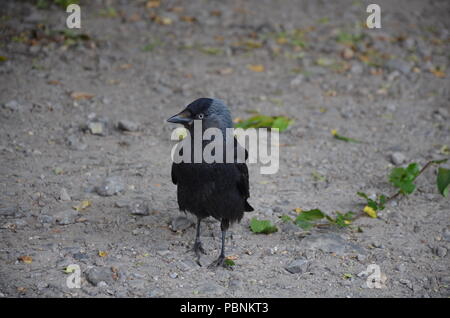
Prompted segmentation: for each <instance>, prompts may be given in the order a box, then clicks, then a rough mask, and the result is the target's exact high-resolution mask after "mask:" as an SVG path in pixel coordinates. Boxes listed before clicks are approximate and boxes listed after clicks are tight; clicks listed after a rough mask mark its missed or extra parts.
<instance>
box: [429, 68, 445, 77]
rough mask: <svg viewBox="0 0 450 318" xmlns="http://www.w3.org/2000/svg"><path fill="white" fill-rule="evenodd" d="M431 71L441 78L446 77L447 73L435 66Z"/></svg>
mask: <svg viewBox="0 0 450 318" xmlns="http://www.w3.org/2000/svg"><path fill="white" fill-rule="evenodd" d="M430 72H431V73H433V75H434V76H436V77H439V78H444V77H445V73H444V72H443V71H442V70H439V69H436V68H433V69H431V70H430Z"/></svg>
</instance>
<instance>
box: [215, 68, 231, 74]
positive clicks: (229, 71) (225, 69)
mask: <svg viewBox="0 0 450 318" xmlns="http://www.w3.org/2000/svg"><path fill="white" fill-rule="evenodd" d="M217 73H219V74H220V75H228V74H231V73H233V69H232V68H231V67H224V68H221V69H220V70H218V71H217Z"/></svg>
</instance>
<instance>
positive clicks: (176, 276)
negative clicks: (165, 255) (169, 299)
mask: <svg viewBox="0 0 450 318" xmlns="http://www.w3.org/2000/svg"><path fill="white" fill-rule="evenodd" d="M169 277H170V278H173V279H175V278H178V273H170V274H169Z"/></svg>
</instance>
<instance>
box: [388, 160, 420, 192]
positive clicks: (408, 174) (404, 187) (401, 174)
mask: <svg viewBox="0 0 450 318" xmlns="http://www.w3.org/2000/svg"><path fill="white" fill-rule="evenodd" d="M419 172H420V166H419V165H418V164H417V163H415V162H414V163H411V164H410V165H408V167H406V168H403V167H398V168H394V169H392V170H391V174H390V175H389V182H391V183H392V185H393V186H394V187H396V188H399V189H400V190H401V192H402V193H403V194H411V193H413V192H414V190H415V189H416V186H415V184H414V183H413V182H414V180H415V179H416V177H417V176H418V175H419Z"/></svg>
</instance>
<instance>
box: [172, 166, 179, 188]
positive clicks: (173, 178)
mask: <svg viewBox="0 0 450 318" xmlns="http://www.w3.org/2000/svg"><path fill="white" fill-rule="evenodd" d="M177 167H178V164H176V163H172V183H173V184H177Z"/></svg>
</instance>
